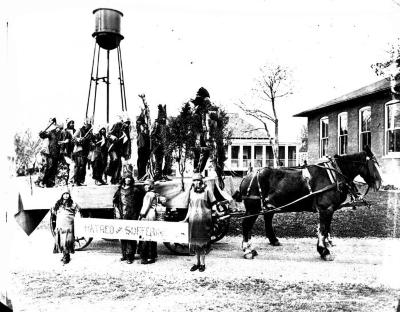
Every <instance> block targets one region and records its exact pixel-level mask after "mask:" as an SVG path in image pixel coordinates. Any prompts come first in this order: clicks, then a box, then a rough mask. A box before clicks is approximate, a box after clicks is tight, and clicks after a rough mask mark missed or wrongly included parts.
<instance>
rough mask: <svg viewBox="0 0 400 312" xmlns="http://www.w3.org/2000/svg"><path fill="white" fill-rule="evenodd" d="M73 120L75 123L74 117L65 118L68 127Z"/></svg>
mask: <svg viewBox="0 0 400 312" xmlns="http://www.w3.org/2000/svg"><path fill="white" fill-rule="evenodd" d="M71 122H73V123H75V121H74V120H73V119H70V118H66V119H65V124H66V125H67V127H68V126H69V124H70V123H71Z"/></svg>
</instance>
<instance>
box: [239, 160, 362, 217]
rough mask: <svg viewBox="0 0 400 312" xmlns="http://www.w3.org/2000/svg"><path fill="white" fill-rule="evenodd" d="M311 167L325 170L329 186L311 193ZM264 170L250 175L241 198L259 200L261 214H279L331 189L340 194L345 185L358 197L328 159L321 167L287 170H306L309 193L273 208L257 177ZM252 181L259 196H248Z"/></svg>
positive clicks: (352, 194)
mask: <svg viewBox="0 0 400 312" xmlns="http://www.w3.org/2000/svg"><path fill="white" fill-rule="evenodd" d="M311 166H314V167H319V168H322V169H324V170H326V171H327V174H328V177H329V180H330V181H331V184H329V185H327V186H325V187H324V188H322V189H319V190H316V191H313V190H312V188H311V186H310V183H309V182H310V181H309V180H310V177H311V174H310V173H309V171H308V167H311ZM264 169H266V168H261V169H259V170H257V173H256V174H252V178H251V180H250V183H249V186H248V187H247V191H246V196H243V199H259V200H260V203H261V207H263V208H264V209H263V210H266V211H265V212H263V213H272V212H279V211H281V210H282V209H283V208H286V207H288V206H291V205H293V204H295V203H297V202H299V201H302V200H304V199H306V198H309V197H311V196H315V195H317V194H320V193H324V192H327V191H330V190H332V189H336V190H337V191H338V192H342V191H343V190H342V189H341V187H342V185H345V186H346V187H347V189H348V191H349V193H350V195H351V196H353V197H354V198H357V196H358V194H357V193H356V192H355V191H354V189H353V187H351V185H350V183H349V182H348V181H347V180H348V179H347V177H346V176H345V175H344V174H343V173H342V172H341V170H340V168H339V166H338V165H337V163H336V161H334V159H332V158H330V157H329V161H327V162H325V163H323V164H322V165H318V164H317V165H309V166H302V167H298V168H296V167H292V168H287V169H289V170H296V169H302V170H306V171H307V172H308V175H307V174H304V171H303V179H304V181H305V183H306V185H307V188H308V190H309V192H310V193H309V194H307V195H304V196H303V197H300V198H298V199H296V200H294V201H292V202H290V203H288V204H285V205H283V206H279V207H275V206H274V205H272V204H270V203H268V202H267V200H266V198H265V197H264V195H263V193H262V189H261V185H260V179H259V176H260V172H261V171H262V170H264ZM337 175H339V176H341V177H342V178H343V181H339V179H338V178H337ZM254 179H256V182H257V187H258V192H259V194H260V195H259V196H258V195H250V192H251V186H252V184H253V181H254ZM368 190H369V187H368V189H367V191H366V193H365V194H364V196H365V195H366V194H367V192H368ZM363 201H364V203H365V204H368V203H367V202H366V201H365V200H363ZM313 206H314V205H313ZM246 217H250V216H246Z"/></svg>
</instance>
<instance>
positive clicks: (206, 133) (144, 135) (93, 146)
mask: <svg viewBox="0 0 400 312" xmlns="http://www.w3.org/2000/svg"><path fill="white" fill-rule="evenodd" d="M140 97H141V98H142V100H143V102H144V104H145V108H144V109H142V112H141V114H140V116H138V117H137V120H136V131H137V155H138V158H137V179H139V180H144V179H146V178H152V179H153V180H154V181H160V180H169V178H168V175H171V174H172V162H173V158H172V155H173V151H172V150H171V146H172V144H171V142H170V141H169V140H170V136H169V131H170V129H169V125H168V123H167V120H168V119H167V113H166V106H165V105H158V117H157V119H156V120H155V121H154V125H153V126H152V127H151V123H150V117H149V110H148V106H147V103H146V102H145V100H144V95H141V96H140ZM191 103H192V106H193V107H192V111H191V114H192V116H193V118H192V120H193V122H194V125H193V126H192V129H195V131H196V136H197V145H196V147H195V148H194V150H193V165H194V172H195V173H201V172H203V170H204V168H205V166H206V164H207V161H208V159H209V157H210V150H211V148H210V141H211V140H210V137H211V136H212V134H213V133H218V131H219V130H220V129H219V128H218V125H217V124H218V117H219V116H218V113H219V110H218V108H217V107H216V106H214V105H212V103H211V101H210V94H209V93H208V91H207V90H206V89H205V88H200V89H199V90H198V92H197V94H196V97H195V99H193V100H191ZM52 124H54V127H53V128H52V129H51V130H49V131H47V129H46V131H41V132H40V133H39V137H40V138H42V139H48V149H47V150H42V151H41V160H40V166H39V167H40V168H41V170H40V174H39V178H38V180H37V181H36V182H35V183H36V184H37V185H38V186H40V187H53V186H55V185H65V184H73V185H76V186H82V185H85V177H86V169H87V168H90V167H91V168H92V178H93V179H94V180H95V183H96V184H97V185H104V184H107V177H110V178H111V179H110V182H111V184H118V183H119V182H120V180H121V177H122V172H123V168H122V167H123V166H122V164H123V163H126V162H128V161H129V159H130V157H131V151H132V147H131V121H130V120H129V118H127V117H125V118H124V117H122V116H121V118H120V120H119V121H118V122H117V123H115V124H114V125H113V126H112V127H111V130H109V131H107V128H106V127H103V126H100V127H98V129H97V131H94V128H93V121H92V120H91V119H89V118H86V119H85V121H84V124H83V126H82V127H81V128H79V129H75V123H74V121H73V120H67V121H66V122H65V128H64V125H63V124H62V123H57V122H56V119H55V118H54V119H53V121H52ZM150 128H151V130H150ZM213 140H214V142H213V143H214V146H215V147H216V148H215V149H214V150H215V157H214V160H215V161H214V168H215V171H216V173H217V176H218V177H220V178H221V176H222V172H223V162H224V161H225V159H226V158H225V151H224V146H223V139H222V138H220V139H218V138H217V139H215V138H214V139H213ZM123 160H124V161H123ZM128 170H130V171H132V166H130V167H129V168H128ZM220 181H222V179H220Z"/></svg>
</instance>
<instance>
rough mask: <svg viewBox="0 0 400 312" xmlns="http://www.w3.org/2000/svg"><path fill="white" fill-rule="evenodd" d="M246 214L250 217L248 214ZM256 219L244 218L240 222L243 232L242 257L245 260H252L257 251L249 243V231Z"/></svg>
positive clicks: (254, 217)
mask: <svg viewBox="0 0 400 312" xmlns="http://www.w3.org/2000/svg"><path fill="white" fill-rule="evenodd" d="M246 214H249V215H250V213H246ZM257 217H258V216H253V217H249V218H245V219H243V221H242V231H243V242H242V250H243V257H244V258H245V259H253V258H254V257H255V256H256V255H257V251H256V250H255V249H253V247H252V243H251V230H252V229H253V226H254V223H255V222H256V220H257Z"/></svg>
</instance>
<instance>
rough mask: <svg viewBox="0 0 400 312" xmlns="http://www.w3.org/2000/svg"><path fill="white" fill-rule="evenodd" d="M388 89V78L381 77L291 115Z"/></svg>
mask: <svg viewBox="0 0 400 312" xmlns="http://www.w3.org/2000/svg"><path fill="white" fill-rule="evenodd" d="M389 89H390V80H389V79H388V78H383V79H381V80H379V81H376V82H374V83H371V84H369V85H367V86H365V87H363V88H360V89H357V90H355V91H352V92H350V93H347V94H345V95H342V96H340V97H338V98H336V99H333V100H330V101H328V102H325V103H323V104H321V105H318V106H316V107H314V108H311V109H308V110H305V111H302V112H300V113H297V114H295V115H293V116H294V117H307V116H309V115H311V114H313V113H315V112H317V111H320V110H323V109H326V108H328V107H334V106H339V105H341V104H343V103H345V102H348V101H351V100H355V99H358V98H362V97H364V96H369V95H373V94H376V93H379V92H382V91H387V90H389Z"/></svg>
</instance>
